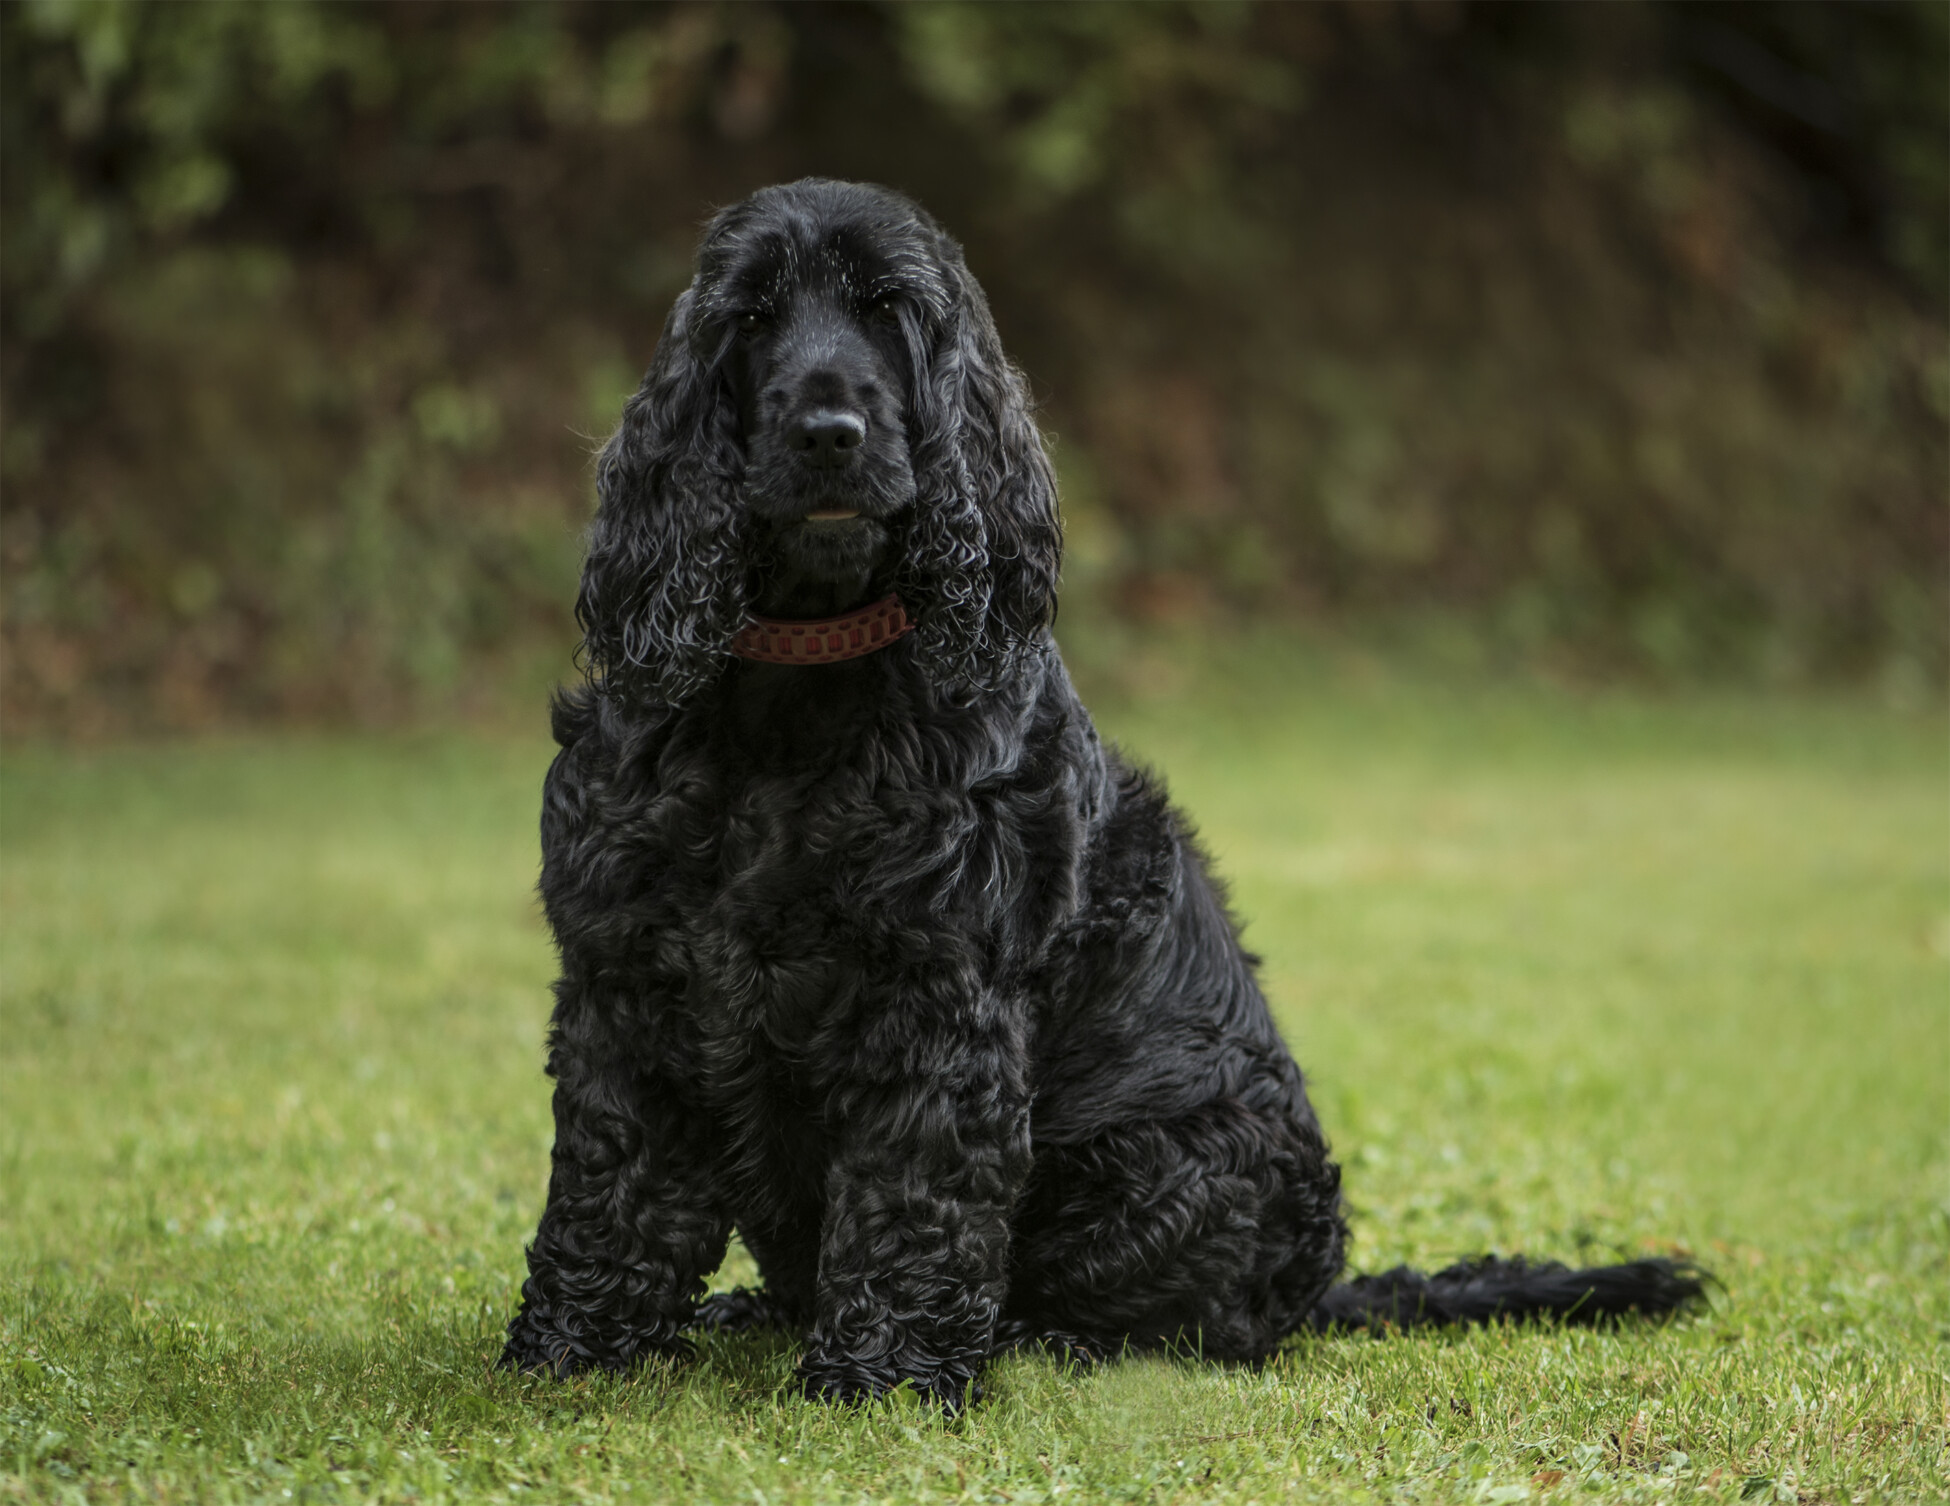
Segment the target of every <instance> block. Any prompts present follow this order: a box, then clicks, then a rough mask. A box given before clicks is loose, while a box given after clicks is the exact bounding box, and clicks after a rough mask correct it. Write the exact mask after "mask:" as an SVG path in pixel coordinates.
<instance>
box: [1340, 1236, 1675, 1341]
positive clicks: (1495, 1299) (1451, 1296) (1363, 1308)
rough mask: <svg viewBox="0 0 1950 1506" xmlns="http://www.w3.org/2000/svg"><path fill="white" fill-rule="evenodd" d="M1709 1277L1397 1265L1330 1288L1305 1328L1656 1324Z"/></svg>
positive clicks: (1659, 1264) (1513, 1264)
mask: <svg viewBox="0 0 1950 1506" xmlns="http://www.w3.org/2000/svg"><path fill="white" fill-rule="evenodd" d="M1711 1279H1712V1278H1711V1277H1710V1276H1709V1275H1708V1273H1707V1272H1705V1271H1703V1270H1701V1269H1700V1268H1699V1267H1698V1266H1696V1265H1693V1264H1692V1263H1690V1262H1688V1261H1680V1260H1634V1261H1630V1262H1627V1263H1626V1264H1624V1265H1604V1266H1593V1267H1591V1268H1589V1269H1587V1270H1582V1271H1574V1270H1572V1269H1571V1268H1570V1267H1569V1266H1566V1265H1560V1264H1558V1263H1557V1262H1556V1261H1554V1260H1552V1261H1537V1262H1532V1261H1528V1260H1525V1259H1524V1258H1523V1257H1522V1256H1515V1257H1513V1258H1511V1259H1508V1260H1501V1259H1498V1258H1497V1257H1496V1256H1494V1255H1485V1256H1482V1257H1481V1258H1479V1259H1476V1260H1465V1261H1461V1262H1459V1263H1457V1264H1456V1265H1452V1266H1450V1267H1449V1268H1448V1269H1447V1270H1443V1271H1437V1272H1436V1273H1435V1274H1434V1275H1433V1276H1427V1275H1424V1274H1423V1273H1422V1272H1420V1271H1411V1270H1410V1269H1409V1268H1408V1267H1407V1266H1396V1267H1395V1269H1394V1270H1392V1271H1383V1272H1382V1273H1381V1274H1380V1275H1379V1276H1357V1277H1356V1278H1355V1279H1354V1280H1352V1281H1348V1282H1343V1283H1342V1284H1341V1285H1339V1286H1336V1287H1330V1288H1329V1289H1328V1291H1327V1294H1326V1295H1325V1296H1323V1297H1322V1298H1321V1299H1320V1301H1319V1302H1317V1303H1316V1304H1315V1305H1314V1309H1313V1311H1312V1312H1311V1313H1309V1314H1308V1315H1307V1320H1306V1324H1305V1325H1304V1326H1306V1327H1310V1328H1312V1329H1313V1330H1314V1331H1315V1332H1316V1333H1326V1332H1329V1331H1331V1330H1334V1329H1342V1328H1345V1329H1354V1328H1366V1329H1371V1330H1375V1331H1377V1332H1378V1331H1381V1330H1384V1329H1388V1328H1420V1327H1424V1326H1430V1325H1438V1324H1457V1323H1488V1322H1491V1321H1492V1320H1494V1319H1497V1318H1553V1319H1555V1320H1556V1321H1558V1322H1560V1323H1578V1324H1583V1325H1586V1326H1590V1325H1593V1324H1600V1323H1606V1322H1609V1321H1612V1320H1614V1319H1617V1318H1623V1317H1627V1316H1630V1315H1633V1314H1636V1315H1638V1316H1641V1317H1647V1318H1662V1317H1665V1316H1667V1315H1669V1314H1671V1313H1675V1312H1678V1311H1680V1310H1681V1309H1682V1308H1685V1307H1688V1306H1690V1305H1692V1304H1693V1303H1695V1302H1698V1301H1700V1300H1701V1299H1702V1298H1703V1297H1704V1296H1705V1293H1706V1283H1707V1282H1708V1281H1709V1280H1711Z"/></svg>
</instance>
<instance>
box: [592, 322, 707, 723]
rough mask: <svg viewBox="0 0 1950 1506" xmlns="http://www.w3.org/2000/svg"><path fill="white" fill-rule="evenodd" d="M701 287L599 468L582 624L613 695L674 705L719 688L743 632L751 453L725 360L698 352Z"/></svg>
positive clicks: (668, 335) (595, 671) (667, 334)
mask: <svg viewBox="0 0 1950 1506" xmlns="http://www.w3.org/2000/svg"><path fill="white" fill-rule="evenodd" d="M695 295H696V288H695V286H693V287H692V288H691V289H690V290H688V291H686V292H685V293H684V294H683V295H682V296H680V297H679V298H678V300H677V302H676V304H675V305H674V306H673V307H672V309H671V311H670V317H669V318H668V319H666V320H665V321H664V329H663V335H662V336H661V338H660V339H659V340H658V342H657V354H656V357H655V358H654V360H653V361H652V362H651V365H650V370H649V372H648V373H647V374H646V375H645V376H644V378H643V385H642V386H641V387H639V388H638V389H637V391H636V394H635V396H633V397H632V398H631V399H630V400H629V402H628V403H626V404H625V405H624V407H623V423H622V426H621V427H620V428H618V429H617V431H616V432H615V434H613V435H612V436H610V440H609V443H608V444H606V445H604V446H603V450H602V454H601V455H600V456H599V457H598V458H597V462H596V491H597V495H598V496H599V497H600V498H601V504H602V505H601V506H600V507H599V508H598V509H597V511H596V520H595V522H594V523H593V524H592V525H591V526H590V530H589V554H588V558H587V559H586V560H585V561H584V562H583V566H582V590H581V593H580V594H579V595H578V596H577V598H576V621H577V622H579V623H580V624H581V625H582V650H581V655H580V657H581V661H582V667H583V671H584V673H585V674H587V675H588V676H589V678H590V680H591V682H592V683H594V684H596V685H597V686H598V687H599V688H600V689H602V690H603V691H604V693H605V694H619V695H622V696H623V697H625V698H627V699H630V700H639V699H641V700H647V701H650V702H661V703H663V704H665V705H675V704H676V703H677V702H679V701H682V700H683V699H685V698H686V697H687V696H689V695H691V694H693V693H694V692H695V691H696V690H697V689H698V688H699V687H700V686H702V685H704V684H706V683H708V682H709V681H710V680H711V679H712V678H713V677H714V676H715V675H716V674H717V673H718V672H719V670H720V669H721V668H722V667H723V665H724V662H725V660H726V659H727V658H728V657H729V656H730V651H731V640H732V636H733V635H734V634H735V633H736V632H737V631H738V629H739V627H740V626H741V625H742V624H743V623H744V620H745V607H746V602H745V578H744V568H743V564H742V559H743V556H742V553H741V551H740V547H739V546H740V540H739V536H738V534H739V526H740V522H741V520H742V518H743V515H744V509H742V508H741V507H739V506H738V505H737V501H738V494H739V488H740V485H741V483H742V479H743V471H744V454H743V451H742V449H741V448H740V446H739V444H738V436H737V427H736V417H735V415H734V414H733V412H732V408H731V403H730V400H729V398H728V396H727V394H726V393H725V392H724V390H723V385H722V382H721V380H720V378H719V374H718V363H717V361H716V360H712V359H705V358H703V357H702V356H701V355H700V353H699V352H698V351H696V350H694V349H693V348H692V338H691V337H692V330H691V328H690V323H691V311H692V308H693V307H694V304H695Z"/></svg>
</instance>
